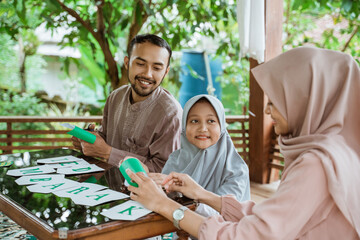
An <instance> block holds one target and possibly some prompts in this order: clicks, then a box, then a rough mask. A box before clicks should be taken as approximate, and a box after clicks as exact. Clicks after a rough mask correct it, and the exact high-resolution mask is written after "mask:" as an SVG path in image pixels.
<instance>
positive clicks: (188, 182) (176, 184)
mask: <svg viewBox="0 0 360 240" xmlns="http://www.w3.org/2000/svg"><path fill="white" fill-rule="evenodd" d="M162 185H163V186H164V187H165V189H166V191H167V192H174V191H177V192H181V193H182V194H184V195H185V196H186V197H188V198H191V199H194V200H198V199H199V198H200V196H201V194H202V193H203V191H205V189H204V188H203V187H201V186H200V185H199V184H197V183H196V182H195V181H194V180H193V179H192V178H191V177H190V176H189V175H187V174H184V173H176V172H172V173H170V174H169V175H168V176H167V177H166V178H165V180H164V181H163V182H162Z"/></svg>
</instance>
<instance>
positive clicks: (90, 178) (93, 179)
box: [84, 176, 97, 183]
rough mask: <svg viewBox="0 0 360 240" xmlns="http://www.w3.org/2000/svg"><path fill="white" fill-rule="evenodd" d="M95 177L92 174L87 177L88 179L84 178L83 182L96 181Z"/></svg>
mask: <svg viewBox="0 0 360 240" xmlns="http://www.w3.org/2000/svg"><path fill="white" fill-rule="evenodd" d="M96 181H97V180H96V178H95V177H94V176H91V177H89V178H88V179H86V180H85V181H84V182H87V183H96Z"/></svg>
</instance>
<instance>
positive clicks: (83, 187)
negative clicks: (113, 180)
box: [53, 182, 107, 198]
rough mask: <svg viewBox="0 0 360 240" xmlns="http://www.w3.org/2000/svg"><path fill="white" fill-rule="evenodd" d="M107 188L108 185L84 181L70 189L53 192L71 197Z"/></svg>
mask: <svg viewBox="0 0 360 240" xmlns="http://www.w3.org/2000/svg"><path fill="white" fill-rule="evenodd" d="M105 188H107V187H105V186H103V185H99V184H94V183H86V182H82V183H80V185H78V186H76V187H72V188H68V189H65V190H61V191H55V192H53V193H54V194H55V195H56V196H59V197H67V198H71V197H73V196H80V195H86V194H89V193H94V192H96V191H99V190H102V189H105Z"/></svg>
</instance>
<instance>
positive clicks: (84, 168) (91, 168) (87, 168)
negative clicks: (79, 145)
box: [57, 164, 104, 175]
mask: <svg viewBox="0 0 360 240" xmlns="http://www.w3.org/2000/svg"><path fill="white" fill-rule="evenodd" d="M99 171H104V169H103V168H101V167H98V166H96V164H89V165H80V166H73V167H67V168H58V170H57V173H60V174H65V175H73V174H84V173H91V172H99Z"/></svg>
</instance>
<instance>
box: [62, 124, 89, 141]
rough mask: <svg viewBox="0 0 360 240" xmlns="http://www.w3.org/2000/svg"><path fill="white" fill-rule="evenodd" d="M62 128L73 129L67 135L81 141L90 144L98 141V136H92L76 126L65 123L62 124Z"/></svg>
mask: <svg viewBox="0 0 360 240" xmlns="http://www.w3.org/2000/svg"><path fill="white" fill-rule="evenodd" d="M61 126H63V127H66V128H70V129H72V130H71V131H70V132H67V133H68V134H70V135H72V136H74V137H77V138H79V139H81V140H84V141H86V142H88V143H94V142H95V140H96V136H95V135H94V134H92V133H90V132H88V131H86V130H84V129H81V128H79V127H77V126H74V125H72V124H69V123H63V124H61Z"/></svg>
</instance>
